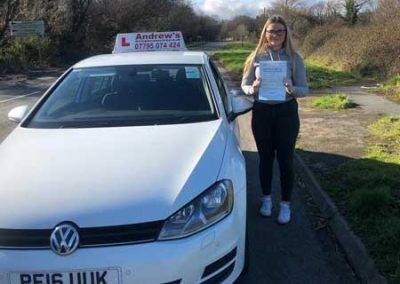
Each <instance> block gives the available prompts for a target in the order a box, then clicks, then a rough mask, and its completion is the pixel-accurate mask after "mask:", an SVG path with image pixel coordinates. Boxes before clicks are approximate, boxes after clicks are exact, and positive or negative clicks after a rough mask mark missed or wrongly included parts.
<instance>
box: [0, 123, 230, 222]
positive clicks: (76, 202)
mask: <svg viewBox="0 0 400 284" xmlns="http://www.w3.org/2000/svg"><path fill="white" fill-rule="evenodd" d="M223 125H224V124H223V123H222V120H221V119H220V120H215V121H209V122H201V123H191V124H179V125H159V126H142V127H114V128H88V129H30V128H21V127H18V128H17V129H16V130H14V132H13V133H12V134H11V135H10V136H9V137H8V138H7V139H6V140H5V141H4V142H3V144H2V145H1V146H0V200H2V206H0V228H49V227H53V226H55V225H56V224H58V223H60V222H62V221H72V222H74V223H76V224H77V225H78V226H82V227H93V226H111V225H120V224H134V223H141V222H149V221H154V220H163V219H166V218H167V217H168V216H170V215H171V214H172V213H174V212H175V211H177V210H179V209H180V208H181V207H182V206H184V205H185V204H186V203H188V202H189V201H190V200H192V199H193V198H195V197H196V196H198V195H199V194H200V193H201V192H203V191H204V190H206V189H207V188H208V187H209V186H211V185H212V184H213V183H214V182H216V180H217V178H218V173H219V170H220V167H221V164H222V160H223V155H224V151H225V147H226V131H227V130H226V129H225V128H224V126H223Z"/></svg>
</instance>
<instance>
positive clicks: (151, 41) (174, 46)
mask: <svg viewBox="0 0 400 284" xmlns="http://www.w3.org/2000/svg"><path fill="white" fill-rule="evenodd" d="M171 50H186V46H185V42H184V40H183V36H182V33H181V32H144V33H127V34H118V35H117V38H116V40H115V45H114V50H113V53H123V52H135V51H171Z"/></svg>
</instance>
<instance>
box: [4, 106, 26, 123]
mask: <svg viewBox="0 0 400 284" xmlns="http://www.w3.org/2000/svg"><path fill="white" fill-rule="evenodd" d="M28 112H29V107H28V106H18V107H15V108H13V109H12V110H10V112H9V113H8V119H9V120H11V121H14V122H21V121H22V120H23V119H24V118H25V116H26V115H27V114H28Z"/></svg>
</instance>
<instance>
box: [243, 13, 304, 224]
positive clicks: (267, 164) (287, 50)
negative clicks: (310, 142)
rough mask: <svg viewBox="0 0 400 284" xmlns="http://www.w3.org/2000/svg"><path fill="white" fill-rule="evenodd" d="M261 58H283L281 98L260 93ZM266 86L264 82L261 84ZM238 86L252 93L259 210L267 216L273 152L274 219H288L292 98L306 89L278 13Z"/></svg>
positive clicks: (295, 125) (295, 123) (295, 127)
mask: <svg viewBox="0 0 400 284" xmlns="http://www.w3.org/2000/svg"><path fill="white" fill-rule="evenodd" d="M261 61H281V62H282V61H284V62H286V65H287V73H286V75H287V76H286V77H284V78H283V79H282V82H274V83H275V85H277V84H282V88H284V92H285V93H286V94H285V95H284V98H282V99H279V100H271V99H268V98H267V99H265V96H260V93H259V91H260V87H261V84H262V78H261V75H260V70H259V69H260V67H259V66H260V62H261ZM263 88H268V86H266V87H263ZM242 89H243V91H244V92H245V94H247V95H252V96H254V99H255V101H254V107H253V117H252V122H251V124H252V125H251V126H252V130H253V135H254V138H255V141H256V144H257V149H258V153H259V156H260V165H259V174H260V181H261V188H262V193H263V197H262V205H261V208H260V213H261V214H262V215H263V216H271V210H272V201H271V183H272V176H273V174H272V170H273V163H274V159H275V153H276V157H277V160H278V164H279V170H280V182H281V203H280V211H279V215H278V219H277V221H278V222H279V223H281V224H286V223H288V222H289V221H290V218H291V211H290V198H291V193H292V189H293V183H294V169H293V155H294V151H295V144H296V139H297V135H298V133H299V127H300V121H299V115H298V105H297V101H296V98H297V97H301V96H306V95H307V93H308V86H307V78H306V72H305V68H304V62H303V59H302V57H301V56H300V55H299V54H298V53H297V52H296V50H295V49H294V47H293V42H292V38H291V34H290V31H289V29H288V26H287V24H286V22H285V20H284V19H283V18H282V17H281V16H277V15H276V16H272V17H270V18H269V19H268V20H267V22H266V23H265V25H264V28H263V30H262V33H261V38H260V40H259V42H258V45H257V47H256V49H255V50H254V52H252V53H251V54H250V56H249V57H248V58H247V60H246V63H245V66H244V70H243V79H242Z"/></svg>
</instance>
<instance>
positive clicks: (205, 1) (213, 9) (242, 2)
mask: <svg viewBox="0 0 400 284" xmlns="http://www.w3.org/2000/svg"><path fill="white" fill-rule="evenodd" d="M194 4H195V5H196V6H198V7H199V9H200V11H201V12H202V13H204V14H206V15H216V16H218V17H219V18H221V19H230V18H233V17H235V16H238V15H248V16H253V17H254V16H256V15H258V14H260V13H261V11H262V9H263V7H264V6H265V1H254V0H253V1H251V0H196V1H194Z"/></svg>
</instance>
